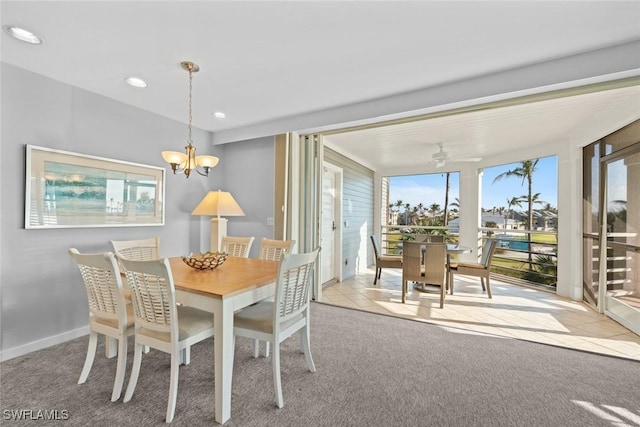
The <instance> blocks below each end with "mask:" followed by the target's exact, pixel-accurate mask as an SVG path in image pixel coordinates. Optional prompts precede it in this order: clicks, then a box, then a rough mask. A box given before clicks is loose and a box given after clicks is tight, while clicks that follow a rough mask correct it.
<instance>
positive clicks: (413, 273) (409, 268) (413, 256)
mask: <svg viewBox="0 0 640 427" xmlns="http://www.w3.org/2000/svg"><path fill="white" fill-rule="evenodd" d="M423 245H424V244H422V243H416V242H403V244H402V278H403V280H413V281H418V280H420V279H421V278H422V247H423Z"/></svg>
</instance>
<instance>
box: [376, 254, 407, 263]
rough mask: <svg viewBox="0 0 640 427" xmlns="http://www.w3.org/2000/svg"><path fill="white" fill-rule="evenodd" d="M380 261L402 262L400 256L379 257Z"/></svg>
mask: <svg viewBox="0 0 640 427" xmlns="http://www.w3.org/2000/svg"><path fill="white" fill-rule="evenodd" d="M380 260H381V261H396V262H402V256H401V255H395V256H394V255H380Z"/></svg>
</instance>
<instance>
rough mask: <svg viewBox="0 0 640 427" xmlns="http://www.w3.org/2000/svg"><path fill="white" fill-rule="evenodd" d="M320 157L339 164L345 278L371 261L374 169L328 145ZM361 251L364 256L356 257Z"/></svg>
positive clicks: (336, 164) (343, 270)
mask: <svg viewBox="0 0 640 427" xmlns="http://www.w3.org/2000/svg"><path fill="white" fill-rule="evenodd" d="M324 161H325V162H328V163H331V164H333V165H335V166H338V167H340V168H342V224H343V225H344V224H345V223H348V224H349V226H348V227H343V229H342V277H343V278H344V279H348V278H349V277H352V276H355V274H356V272H357V269H358V268H360V269H362V268H364V267H366V266H369V265H371V264H372V262H373V255H372V251H373V249H372V248H371V245H370V244H369V236H370V235H371V234H372V233H373V200H374V198H373V187H374V185H373V176H374V172H373V171H372V170H371V169H368V168H366V167H364V166H362V165H361V164H359V163H356V162H354V161H353V160H351V159H349V158H347V157H345V156H343V155H342V154H339V153H337V152H335V151H333V150H331V149H329V148H325V150H324ZM363 229H365V230H366V231H365V233H366V234H363V233H362V230H363ZM363 249H364V250H363ZM363 253H366V254H367V256H366V259H360V258H361V257H360V254H363Z"/></svg>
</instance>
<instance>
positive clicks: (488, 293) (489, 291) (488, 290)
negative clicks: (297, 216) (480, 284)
mask: <svg viewBox="0 0 640 427" xmlns="http://www.w3.org/2000/svg"><path fill="white" fill-rule="evenodd" d="M487 296H488V297H489V298H491V284H490V283H489V276H487Z"/></svg>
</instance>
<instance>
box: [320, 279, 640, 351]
mask: <svg viewBox="0 0 640 427" xmlns="http://www.w3.org/2000/svg"><path fill="white" fill-rule="evenodd" d="M401 276H402V271H401V270H399V269H398V270H395V269H384V270H383V271H382V277H381V279H380V280H378V283H377V284H376V285H375V286H374V285H373V277H374V269H369V270H368V271H367V272H365V273H359V274H357V275H356V276H355V277H352V278H350V279H347V280H345V281H344V282H341V283H336V284H333V285H330V286H326V287H325V288H324V289H323V293H322V301H323V302H326V303H329V304H335V305H339V306H344V307H351V308H356V309H361V310H367V311H371V312H375V313H382V314H387V315H393V316H398V317H404V318H409V319H413V320H418V321H424V322H429V323H436V324H439V325H444V326H449V327H452V328H456V329H462V330H467V331H473V332H481V333H485V334H492V335H499V336H504V337H511V338H519V339H524V340H528V341H535V342H540V343H545V344H552V345H556V346H562V347H569V348H574V349H579V350H585V351H590V352H596V353H602V354H609V355H614V356H618V357H625V358H630V359H635V360H640V336H639V335H636V334H635V333H633V332H631V331H630V330H628V329H627V328H625V327H624V326H622V325H620V324H619V323H617V322H615V321H614V320H612V319H610V318H608V317H606V316H604V315H602V314H599V313H597V312H596V311H595V310H593V309H591V308H590V307H588V306H587V305H586V304H585V303H582V302H578V301H572V300H570V299H568V298H563V297H559V296H557V295H555V294H553V293H549V292H546V291H541V290H536V289H531V288H526V287H521V286H516V285H511V284H507V283H504V282H500V281H497V280H492V281H491V290H492V294H493V298H492V299H489V298H487V295H486V293H483V292H482V288H481V286H480V280H479V279H478V278H473V277H465V276H456V279H455V287H454V295H447V296H446V299H445V305H444V309H441V308H440V299H439V298H440V296H439V293H438V291H437V289H435V288H434V290H435V292H434V293H430V292H421V291H418V290H416V289H414V288H413V286H411V284H410V285H409V295H408V298H407V302H406V303H405V304H402V302H401V300H400V289H401V288H400V286H401Z"/></svg>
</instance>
